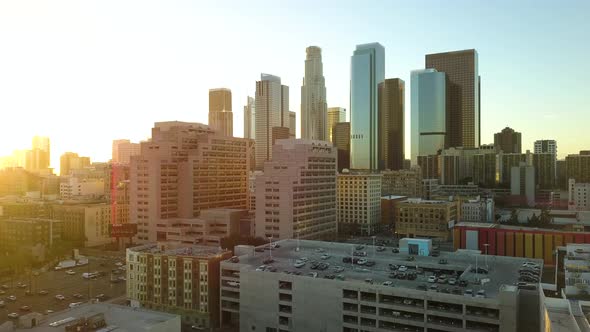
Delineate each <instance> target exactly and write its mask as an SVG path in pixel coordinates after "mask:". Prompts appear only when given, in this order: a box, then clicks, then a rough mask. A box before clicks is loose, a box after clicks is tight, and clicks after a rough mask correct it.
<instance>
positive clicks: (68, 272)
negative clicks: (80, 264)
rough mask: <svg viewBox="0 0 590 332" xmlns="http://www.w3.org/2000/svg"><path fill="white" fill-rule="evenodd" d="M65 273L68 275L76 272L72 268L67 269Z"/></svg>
mask: <svg viewBox="0 0 590 332" xmlns="http://www.w3.org/2000/svg"><path fill="white" fill-rule="evenodd" d="M66 274H68V275H74V274H76V271H74V270H67V271H66Z"/></svg>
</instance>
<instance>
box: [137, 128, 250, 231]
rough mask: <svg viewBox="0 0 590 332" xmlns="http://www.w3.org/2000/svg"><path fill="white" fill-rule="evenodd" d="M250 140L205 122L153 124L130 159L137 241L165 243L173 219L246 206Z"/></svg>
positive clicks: (244, 207)
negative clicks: (225, 133) (216, 129)
mask: <svg viewBox="0 0 590 332" xmlns="http://www.w3.org/2000/svg"><path fill="white" fill-rule="evenodd" d="M251 149H252V140H249V139H244V138H237V137H229V136H222V135H220V134H217V133H216V132H214V131H213V130H212V129H211V128H210V127H209V126H206V125H203V124H200V123H188V122H178V121H171V122H157V123H156V124H155V126H154V128H153V129H152V138H151V140H150V141H147V142H142V143H141V154H140V155H139V156H135V157H133V158H132V159H131V167H130V179H131V181H130V183H129V193H130V219H131V222H133V223H137V226H138V234H137V241H138V242H141V243H145V242H153V241H165V240H166V229H167V228H168V225H169V224H171V223H174V222H175V220H176V219H177V218H194V217H198V216H199V214H200V211H201V210H205V209H212V208H236V209H246V208H247V207H248V204H249V203H248V195H249V191H248V176H249V175H248V173H249V169H250V150H251Z"/></svg>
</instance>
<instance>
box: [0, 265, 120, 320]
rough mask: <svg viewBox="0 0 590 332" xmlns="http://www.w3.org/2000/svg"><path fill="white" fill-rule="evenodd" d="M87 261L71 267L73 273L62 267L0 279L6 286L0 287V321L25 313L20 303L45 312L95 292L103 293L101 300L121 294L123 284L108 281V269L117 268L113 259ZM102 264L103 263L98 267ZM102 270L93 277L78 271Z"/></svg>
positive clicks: (56, 309) (89, 296)
mask: <svg viewBox="0 0 590 332" xmlns="http://www.w3.org/2000/svg"><path fill="white" fill-rule="evenodd" d="M88 259H89V264H88V265H86V266H80V267H75V268H72V270H73V271H75V272H76V273H75V274H73V275H68V274H67V273H66V270H68V269H64V270H60V271H53V270H51V271H47V272H40V273H39V275H38V276H34V275H33V274H32V273H31V274H27V275H20V276H17V277H15V278H13V279H3V280H1V281H0V285H6V286H8V287H9V288H8V289H3V291H4V292H5V294H1V292H0V301H4V304H5V307H4V308H0V324H2V323H3V322H5V321H7V320H9V318H8V314H10V313H13V312H14V313H18V314H19V315H24V314H27V313H28V312H25V311H21V310H20V309H19V308H20V307H22V306H29V307H31V312H32V311H35V312H39V313H45V312H46V310H53V311H59V310H63V309H66V308H69V304H70V303H73V302H86V301H88V300H89V299H91V298H94V297H96V296H97V295H99V294H104V295H105V298H104V299H103V300H108V299H111V298H114V297H119V296H122V295H125V291H126V283H125V281H120V282H118V283H111V282H110V276H111V270H113V269H117V266H116V265H115V260H114V259H112V258H98V257H88ZM101 265H103V266H101ZM96 271H102V272H104V273H105V275H104V276H101V277H98V278H97V279H95V280H89V279H84V278H83V277H82V274H83V273H84V272H96ZM125 275H126V273H125V271H121V272H119V274H117V275H116V276H125ZM19 282H20V283H23V284H26V285H27V287H26V288H18V287H17V284H18V283H19ZM41 290H45V291H47V292H48V294H47V295H40V294H38V292H39V291H41ZM26 291H30V292H31V294H32V295H26V294H25V292H26ZM58 294H59V295H63V296H64V297H65V299H64V300H58V299H56V298H55V296H56V295H58ZM74 294H80V295H81V296H82V297H80V298H75V297H74V296H73V295H74ZM11 295H14V296H16V301H14V302H12V301H10V300H8V297H9V296H11Z"/></svg>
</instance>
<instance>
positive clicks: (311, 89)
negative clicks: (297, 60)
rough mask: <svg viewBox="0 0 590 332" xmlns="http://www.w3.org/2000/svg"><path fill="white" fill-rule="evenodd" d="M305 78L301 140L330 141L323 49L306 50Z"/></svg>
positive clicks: (302, 94)
mask: <svg viewBox="0 0 590 332" xmlns="http://www.w3.org/2000/svg"><path fill="white" fill-rule="evenodd" d="M305 53H306V57H305V76H304V77H303V85H302V86H301V138H303V139H311V140H320V141H327V140H328V115H327V107H328V106H327V103H326V80H325V79H324V69H323V64H322V49H321V48H319V47H317V46H310V47H308V48H306V49H305Z"/></svg>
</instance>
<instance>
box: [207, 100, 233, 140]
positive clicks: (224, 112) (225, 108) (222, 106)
mask: <svg viewBox="0 0 590 332" xmlns="http://www.w3.org/2000/svg"><path fill="white" fill-rule="evenodd" d="M209 126H210V127H211V128H212V129H213V130H215V131H216V132H217V133H219V134H220V135H222V136H230V137H231V136H233V135H234V114H233V112H232V108H231V90H230V89H225V88H221V89H211V90H209Z"/></svg>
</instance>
